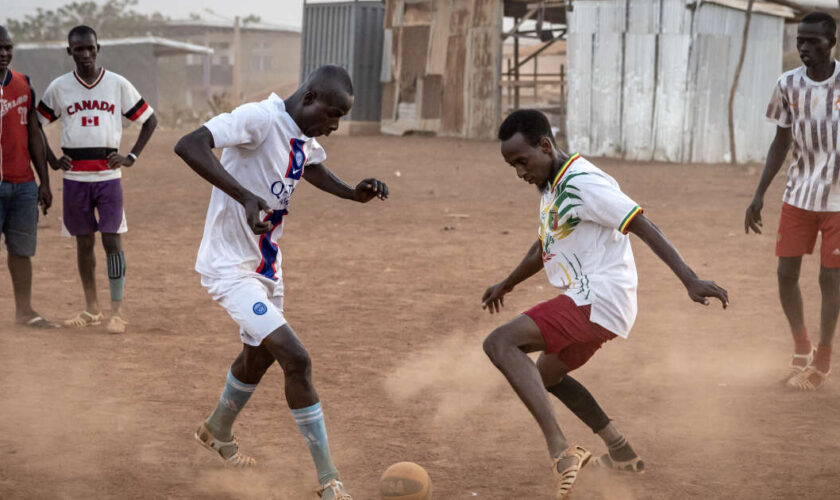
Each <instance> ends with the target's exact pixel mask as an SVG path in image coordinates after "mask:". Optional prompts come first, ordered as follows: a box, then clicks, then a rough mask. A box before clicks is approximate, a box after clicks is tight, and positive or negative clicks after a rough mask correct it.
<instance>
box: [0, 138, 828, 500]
mask: <svg viewBox="0 0 840 500" xmlns="http://www.w3.org/2000/svg"><path fill="white" fill-rule="evenodd" d="M134 133H136V131H135V132H134ZM182 133H183V132H175V131H162V132H159V133H157V134H156V135H155V137H154V138H153V139H152V143H151V144H150V146H149V147H148V148H147V150H146V152H145V153H144V154H143V156H142V158H141V160H140V161H139V162H138V164H137V166H135V167H133V168H132V169H128V170H126V172H125V175H124V186H125V193H126V200H127V214H128V224H129V232H128V233H127V234H126V235H125V237H124V240H123V241H124V247H125V253H126V258H127V262H128V275H127V291H126V304H125V311H126V316H127V318H128V319H129V321H130V325H129V331H128V333H126V334H125V335H122V336H111V335H108V334H107V333H106V332H105V330H104V327H102V328H92V329H87V330H71V329H61V330H56V331H48V332H47V331H32V330H26V329H20V328H14V327H13V326H12V318H13V300H12V291H11V285H10V282H9V277H8V273H7V272H6V271H5V270H3V271H2V272H0V354H2V360H3V362H2V364H0V394H2V404H0V498H4V499H23V498H27V499H28V498H50V499H53V498H56V499H65V498H66V499H76V498H96V499H104V498H115V499H116V498H119V499H126V498H132V499H133V498H160V499H162V498H219V499H227V498H230V499H233V498H245V499H252V498H253V499H256V498H260V499H264V498H273V499H290V500H298V499H312V498H315V496H314V494H313V491H314V488H315V486H316V481H315V474H314V468H313V466H312V462H311V459H310V457H309V454H308V451H307V449H306V445H305V443H304V441H303V439H302V438H301V436H300V434H299V432H298V430H297V428H296V427H295V424H294V421H293V419H292V417H291V415H290V414H289V411H288V408H287V407H286V404H285V400H284V398H283V393H282V371H281V370H280V369H279V367H274V368H272V369H271V370H270V371H269V373H268V374H267V375H266V377H265V378H264V379H263V383H262V385H261V386H260V387H259V389H258V390H257V391H256V393H255V395H254V397H253V398H252V399H251V401H250V403H249V404H248V406H247V407H246V408H245V410H244V411H243V413H242V414H241V416H240V418H239V420H238V423H237V425H236V428H235V430H236V432H237V434H238V435H239V437H240V440H241V444H242V447H243V450H244V451H246V452H247V453H250V454H252V455H253V456H255V457H256V458H257V460H258V461H259V465H258V467H257V468H256V469H255V470H253V471H248V472H240V471H230V470H225V469H223V468H222V467H221V465H220V463H218V462H217V461H216V460H214V458H213V457H212V456H210V454H208V452H207V451H205V450H203V449H202V448H200V447H199V446H198V445H197V444H196V443H195V442H194V440H193V438H192V432H193V430H194V429H195V427H196V425H197V424H198V422H200V421H201V420H202V419H203V418H205V416H206V415H207V414H208V412H209V411H210V410H211V409H212V408H213V407H214V405H215V403H216V401H217V399H218V396H219V393H220V391H221V388H222V385H223V383H224V378H225V373H226V371H227V369H228V366H229V364H230V362H231V361H232V360H233V358H234V356H235V355H236V354H237V352H238V351H239V349H240V344H239V338H238V334H237V327H236V326H235V324H234V323H233V321H232V320H231V319H230V318H229V317H228V316H227V313H225V311H224V310H223V309H222V308H221V307H219V306H218V305H216V304H214V303H213V302H212V300H211V299H210V297H209V295H208V294H207V293H206V292H205V291H204V289H203V288H202V287H201V286H200V284H199V279H198V276H197V275H196V274H195V273H194V271H193V270H192V267H193V263H194V259H195V255H196V251H197V249H198V244H199V241H200V239H201V234H202V228H203V221H204V214H205V209H206V205H207V201H208V195H209V191H210V188H209V185H208V184H207V183H206V182H205V181H203V180H201V179H200V178H199V177H198V176H197V175H196V174H194V173H193V172H192V171H191V170H189V169H188V168H187V167H186V166H185V165H184V164H183V163H182V162H181V161H180V160H179V159H178V158H177V157H175V155H174V154H173V153H172V146H173V144H174V143H175V141H176V140H177V138H178V137H179V136H180V135H181V134H182ZM128 135H132V134H128ZM51 138H52V142H51V143H52V144H56V142H55V141H57V139H56V134H55V131H51ZM132 143H133V137H127V138H126V139H125V141H124V142H123V145H124V149H125V148H126V147H128V146H127V145H128V144H132ZM323 143H324V145H325V147H326V148H327V152H328V154H329V159H328V161H327V164H328V165H329V166H330V167H331V168H332V169H333V170H334V171H335V172H336V173H337V174H338V175H339V176H340V177H342V178H343V179H345V180H346V181H348V182H349V183H355V182H357V181H359V180H360V179H362V178H363V177H367V176H377V177H379V178H380V179H382V180H384V181H386V182H387V183H388V185H389V187H390V191H391V198H390V199H389V200H388V201H386V202H378V201H374V202H371V203H369V204H367V205H359V204H354V203H350V202H346V201H342V200H339V199H336V198H332V197H330V196H329V195H327V194H325V193H322V192H319V191H317V190H316V189H314V188H313V187H312V186H309V185H305V183H304V184H302V185H301V188H300V189H299V190H298V193H297V194H296V195H295V199H294V201H293V203H292V207H291V214H290V216H289V217H288V218H287V225H286V230H285V234H284V236H283V239H282V240H281V248H282V251H283V256H284V262H283V271H284V275H285V276H284V278H285V284H286V308H287V310H286V314H287V317H288V319H289V321H290V323H291V325H292V326H293V328H294V329H295V330H296V331H297V332H298V334H299V335H300V337H301V338H302V339H303V342H304V343H305V345H306V346H307V347H308V349H309V351H310V353H311V355H312V358H313V363H314V380H315V384H316V387H317V388H318V391H319V393H320V395H321V398H322V401H323V405H324V408H325V413H326V418H327V427H328V431H329V437H330V443H331V447H332V450H333V457H334V459H335V462H336V464H337V465H338V467H339V469H340V470H341V472H342V477H343V479H344V481H345V483H346V484H347V486H348V487H349V490H350V491H351V493H353V494H354V497H355V498H356V499H357V500H372V499H377V498H378V494H377V482H378V478H379V475H380V474H381V473H382V472H383V471H384V470H385V468H386V467H387V466H388V465H390V464H392V463H394V462H398V461H403V460H409V461H414V462H417V463H419V464H421V465H422V466H424V467H425V468H426V469H427V470H428V472H429V474H430V475H431V477H432V479H433V482H434V489H435V491H436V497H435V498H437V499H469V498H479V499H481V498H484V499H499V500H508V499H524V498H528V499H531V498H537V499H548V498H552V495H551V491H552V485H553V481H552V477H551V474H550V471H549V461H548V454H547V452H546V450H545V447H544V444H543V440H542V436H541V434H540V432H539V429H538V427H537V425H536V423H535V422H534V421H533V420H532V418H531V416H530V415H529V414H528V412H527V410H526V409H525V407H524V406H523V405H521V404H520V403H519V401H518V399H517V398H516V395H515V394H514V392H513V391H512V390H511V389H510V388H509V386H508V385H507V383H506V382H505V380H504V378H503V377H502V375H501V374H500V373H498V372H497V371H496V370H495V369H494V368H493V367H492V365H491V364H490V362H489V361H488V360H487V359H486V358H485V356H484V353H483V351H482V349H481V341H482V339H483V338H484V336H485V335H486V334H487V333H489V332H490V331H492V330H493V328H494V327H496V326H498V325H500V324H502V323H503V322H505V321H507V320H509V319H511V318H512V317H514V316H515V315H516V314H517V313H519V312H521V311H522V310H524V309H526V308H528V307H530V306H531V305H533V304H534V303H536V302H537V301H540V300H543V299H546V298H550V297H552V296H554V295H555V291H554V289H552V288H551V287H550V285H549V284H548V282H547V280H546V279H545V278H544V276H543V275H538V276H535V277H534V278H532V279H531V280H529V281H527V282H525V283H523V284H522V285H520V286H519V287H518V288H517V289H516V290H515V291H514V292H513V293H512V294H511V295H509V296H508V297H507V300H506V302H505V303H506V306H507V307H506V309H505V310H504V311H503V312H502V314H500V315H494V316H490V315H489V314H487V313H486V312H484V311H482V309H481V307H480V297H481V294H482V293H483V291H484V289H485V288H486V287H487V286H488V285H490V284H492V283H494V282H496V281H498V280H500V279H501V278H503V277H504V276H505V275H506V273H507V272H508V271H509V270H511V269H512V268H513V267H514V266H515V265H516V264H517V263H518V262H519V260H520V259H521V257H522V256H523V254H524V252H525V251H526V250H527V249H528V247H529V246H530V244H531V243H532V242H533V240H534V238H535V237H536V227H537V223H536V217H537V212H538V203H539V197H538V194H537V193H536V192H535V190H534V188H533V187H531V186H528V185H527V184H525V183H523V182H521V181H520V180H519V179H517V178H516V176H515V174H514V172H513V170H512V169H511V168H510V167H508V166H507V165H506V164H505V163H504V162H503V161H502V159H501V156H500V155H499V152H498V144H496V143H493V142H474V141H461V140H450V139H429V138H416V137H415V138H393V137H333V138H326V139H325V140H324V141H323ZM596 164H598V165H599V166H601V167H602V168H604V169H605V170H606V171H607V172H609V173H610V174H612V175H613V176H614V177H616V179H617V180H618V181H619V182H620V183H621V186H622V188H623V190H624V191H625V192H627V193H628V194H629V195H630V196H631V197H633V198H634V199H635V200H636V201H638V202H639V203H640V204H641V205H642V206H643V207H645V209H646V213H647V215H648V216H649V217H650V218H651V219H652V220H653V221H654V222H656V223H657V224H658V225H659V226H660V227H661V228H662V230H663V231H664V232H665V234H666V235H667V236H668V237H669V238H670V239H671V241H672V242H673V243H674V244H675V245H676V246H677V248H679V249H680V251H681V252H682V254H683V256H684V257H685V258H686V260H687V261H688V262H689V264H690V265H691V266H692V267H693V268H694V269H695V271H697V273H698V274H700V275H701V276H702V277H704V278H707V279H713V280H715V281H717V282H718V283H719V284H721V285H722V286H724V287H725V288H727V289H728V291H729V293H730V298H731V307H730V308H729V309H728V310H726V311H724V310H722V309H721V307H720V306H719V304H713V305H712V306H710V307H707V308H704V307H703V306H700V305H698V304H694V303H692V302H691V301H690V300H689V299H688V296H687V294H686V293H685V291H684V289H683V288H682V286H681V284H680V283H679V281H678V280H677V279H676V278H675V277H674V276H673V275H672V274H671V272H670V271H669V270H668V269H667V267H665V265H664V264H663V263H662V262H660V261H659V260H658V259H657V258H656V257H655V256H654V255H653V253H652V252H651V251H650V250H649V249H648V248H646V247H645V246H644V244H643V243H641V242H640V241H639V240H635V239H634V241H633V245H634V251H635V254H636V257H637V263H638V269H639V316H638V320H637V322H636V326H635V328H634V330H633V332H632V333H631V335H630V338H629V340H627V341H624V340H620V339H618V340H615V341H613V342H610V343H609V344H607V345H606V346H605V348H604V349H603V350H601V351H600V352H599V353H598V354H597V355H596V356H595V357H594V358H593V359H592V360H591V361H590V362H589V363H588V364H587V365H586V366H584V367H583V368H581V369H580V370H579V371H577V372H576V377H577V378H578V379H579V380H581V381H582V382H583V383H584V384H586V385H587V387H589V388H590V390H591V391H592V392H593V394H594V395H595V396H596V398H598V400H599V401H600V402H601V404H602V406H603V407H604V408H605V410H606V411H607V413H608V414H609V415H610V416H611V417H612V418H613V419H614V420H615V422H616V425H617V426H618V427H619V429H621V430H622V431H623V432H625V433H626V435H627V436H628V437H629V438H630V440H631V442H632V443H633V445H634V447H635V448H636V450H637V451H638V452H639V453H640V454H641V455H642V456H643V458H644V459H645V460H646V462H647V465H648V472H647V474H645V475H644V476H641V477H633V476H627V475H611V474H608V473H605V472H601V471H598V470H596V469H594V468H586V469H584V470H583V472H582V473H581V476H580V479H579V481H578V483H577V484H576V486H575V489H574V498H577V499H676V498H680V499H682V498H704V499H706V498H727V499H730V498H731V499H753V498H755V499H759V498H760V499H772V498H785V499H787V498H812V499H825V498H829V497H836V495H837V492H838V487H839V486H840V462H838V460H837V457H838V456H840V428H838V422H840V397H838V396H840V389H838V387H840V385H838V382H836V381H835V382H832V383H829V384H828V385H827V386H826V387H824V388H823V389H822V390H820V391H819V392H817V393H813V394H802V393H795V392H790V391H787V390H785V389H784V388H782V387H780V386H779V385H778V384H777V383H776V380H777V378H778V377H779V376H780V375H781V373H782V372H783V371H784V368H785V365H786V364H787V362H788V356H789V354H790V353H791V350H792V341H791V339H790V335H789V333H788V327H787V324H786V321H785V319H784V316H783V314H782V311H781V308H780V306H779V303H778V299H777V291H776V281H775V280H776V278H775V267H776V259H775V257H774V256H773V248H774V243H775V238H774V233H775V228H776V225H777V223H778V215H779V209H780V205H781V201H780V199H781V194H780V193H781V189H782V185H783V182H782V180H781V179H777V180H776V182H775V183H774V185H773V187H772V188H771V191H770V193H769V194H768V195H767V201H766V208H765V211H764V218H765V228H766V234H763V235H761V236H756V235H750V236H746V235H744V232H743V214H744V209H745V208H746V205H747V203H748V202H749V200H750V198H751V196H752V192H753V190H754V188H755V185H756V184H757V182H758V176H759V173H760V168H759V167H756V166H753V167H751V168H733V167H730V166H720V165H712V166H708V165H704V166H699V165H669V164H639V163H624V162H621V161H616V160H601V161H598V160H596ZM397 172H400V175H397ZM52 182H53V191H54V194H55V203H54V207H53V209H52V210H51V211H50V214H49V216H48V217H47V218H46V219H43V220H42V226H41V228H40V234H39V236H40V238H39V242H38V253H37V255H36V257H35V259H34V268H35V281H34V304H35V307H36V308H37V309H38V310H39V311H40V312H42V313H43V314H45V315H46V316H48V317H49V318H51V319H55V320H61V319H64V318H67V317H70V316H72V315H73V314H75V313H76V312H78V311H79V310H80V308H81V307H82V306H83V298H82V291H81V284H80V281H79V278H78V274H77V271H76V262H75V250H74V243H73V241H72V240H70V239H66V238H62V237H61V236H60V234H59V233H60V227H61V224H60V215H61V210H60V207H61V189H60V187H61V181H60V177H59V176H58V175H55V173H53V177H52ZM97 245H98V247H97V259H98V265H99V267H98V268H97V273H98V279H99V297H100V300H101V301H102V303H103V305H105V307H106V308H107V299H108V295H107V294H108V285H107V279H106V272H105V265H104V251H103V250H102V249H101V246H99V244H97ZM2 252H3V253H4V254H5V245H4V246H3V250H2ZM2 260H4V261H5V255H4V256H3V257H2ZM817 260H818V259H817V258H815V257H811V258H808V259H806V264H805V266H804V268H803V272H802V289H803V295H804V297H805V301H806V314H807V318H808V326H809V328H810V329H811V330H812V331H813V332H815V333H816V331H817V325H818V312H819V298H820V296H819V288H818V285H817V272H818V262H817ZM813 336H814V335H813V334H812V337H813ZM554 403H555V407H556V409H557V415H558V418H559V420H560V423H561V425H562V427H563V429H564V431H565V432H566V434H567V436H568V437H569V438H570V439H571V440H572V442H577V443H579V444H582V445H584V446H587V447H589V448H590V449H592V450H593V451H595V452H599V453H600V452H603V450H604V447H603V445H602V444H601V443H600V440H599V439H598V438H597V436H595V435H593V434H592V433H591V432H590V431H589V430H588V429H587V428H586V427H585V426H584V425H583V424H581V423H580V422H578V421H577V420H576V419H575V417H574V416H573V415H572V414H571V413H570V412H569V411H568V410H567V409H566V408H565V407H563V406H562V405H561V404H560V403H559V402H557V401H554Z"/></svg>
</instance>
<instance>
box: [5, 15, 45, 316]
mask: <svg viewBox="0 0 840 500" xmlns="http://www.w3.org/2000/svg"><path fill="white" fill-rule="evenodd" d="M13 49H14V44H13V43H12V37H11V36H10V35H9V32H8V31H6V28H4V27H2V26H0V237H2V238H5V240H6V248H7V249H8V251H9V254H8V256H7V258H8V261H9V262H8V264H9V273H10V274H11V276H12V288H13V289H14V293H15V322H16V323H18V324H21V325H25V326H29V327H33V328H52V327H54V326H55V325H53V324H52V323H50V322H49V321H47V320H46V319H44V318H43V317H42V316H41V315H40V314H38V313H36V312H35V310H34V309H32V301H31V298H32V256H33V255H34V254H35V243H36V235H37V230H38V205H39V204H40V205H41V207H42V209H43V211H44V215H46V213H47V209H48V208H50V205H51V204H52V193H51V192H50V177H49V175H47V163H46V157H45V153H44V140H43V138H42V135H41V129H40V128H39V127H38V120H37V118H35V103H34V102H33V101H34V100H35V91H34V90H32V86H31V85H30V84H29V77H28V76H26V75H24V74H21V73H18V72H16V71H12V69H11V68H9V64H10V63H11V62H12V52H13ZM31 163H34V164H35V170H36V171H37V172H38V178H39V179H40V181H41V184H40V186H39V185H38V183H36V182H35V175H34V174H33V173H32V166H31Z"/></svg>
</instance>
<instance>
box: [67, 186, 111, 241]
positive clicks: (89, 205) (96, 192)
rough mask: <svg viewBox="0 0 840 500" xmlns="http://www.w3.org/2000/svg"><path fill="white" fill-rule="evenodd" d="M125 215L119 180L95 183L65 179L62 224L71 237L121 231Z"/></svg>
mask: <svg viewBox="0 0 840 500" xmlns="http://www.w3.org/2000/svg"><path fill="white" fill-rule="evenodd" d="M94 210H96V214H94ZM96 215H98V216H99V217H98V220H97V217H96ZM124 217H125V216H124V212H123V192H122V183H121V182H120V179H111V180H108V181H97V182H79V181H71V180H68V179H64V227H65V228H67V232H68V233H70V235H71V236H81V235H85V234H92V233H95V232H96V231H99V232H100V233H123V232H125V226H124Z"/></svg>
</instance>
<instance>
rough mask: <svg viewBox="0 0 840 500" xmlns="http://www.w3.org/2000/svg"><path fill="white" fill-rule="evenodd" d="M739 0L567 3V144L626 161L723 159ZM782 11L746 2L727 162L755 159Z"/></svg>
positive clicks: (787, 12) (759, 156) (763, 137)
mask: <svg viewBox="0 0 840 500" xmlns="http://www.w3.org/2000/svg"><path fill="white" fill-rule="evenodd" d="M745 6H746V2H739V1H738V0H706V1H702V0H701V1H696V2H686V0H632V1H631V0H577V1H575V2H574V10H573V11H571V12H569V13H568V14H569V34H568V39H567V40H568V41H567V43H568V45H567V47H568V58H569V61H568V64H569V97H568V114H567V134H568V142H569V147H570V149H571V150H572V151H580V152H582V153H586V154H591V155H600V156H611V157H620V158H627V159H633V160H643V161H650V160H658V161H672V162H701V163H716V162H726V161H729V159H730V151H729V139H728V130H729V128H728V113H727V109H728V102H729V91H730V87H731V85H732V81H733V76H734V72H735V66H736V64H737V60H738V55H739V52H740V49H741V40H742V35H743V29H744V23H745V19H746V13H745V12H744V10H743V7H745ZM793 15H794V12H793V11H792V10H791V9H788V8H786V7H782V6H779V5H774V4H770V3H766V2H756V3H755V4H754V7H753V14H752V21H751V23H750V30H749V39H748V41H747V50H746V54H745V59H744V65H743V69H742V72H741V77H740V80H739V84H738V88H737V89H736V95H735V101H734V124H735V138H736V150H737V152H738V158H737V160H738V161H739V162H748V161H761V160H763V158H764V156H765V154H766V152H767V148H768V146H769V144H770V141H771V140H772V138H773V132H774V127H773V125H772V124H770V123H768V122H766V121H765V120H764V110H765V108H766V105H767V102H768V100H769V98H770V95H771V93H772V90H773V85H774V83H775V82H776V79H777V78H778V77H779V76H780V75H781V72H782V40H783V31H784V20H785V18H786V17H793Z"/></svg>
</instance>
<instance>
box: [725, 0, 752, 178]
mask: <svg viewBox="0 0 840 500" xmlns="http://www.w3.org/2000/svg"><path fill="white" fill-rule="evenodd" d="M754 2H755V0H749V3H748V4H747V12H746V19H745V20H744V36H743V40H742V41H741V54H740V55H739V56H738V64H737V65H736V66H735V77H734V78H733V79H732V89H730V91H729V154H730V155H731V156H730V159H729V161H730V163H732V164H733V165H736V164H737V163H738V155H737V152H736V151H735V118H734V114H735V90H736V89H737V88H738V80H739V79H740V78H741V68H742V67H743V66H744V56H745V55H746V53H747V40H748V39H749V34H750V20H752V8H753V3H754Z"/></svg>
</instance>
